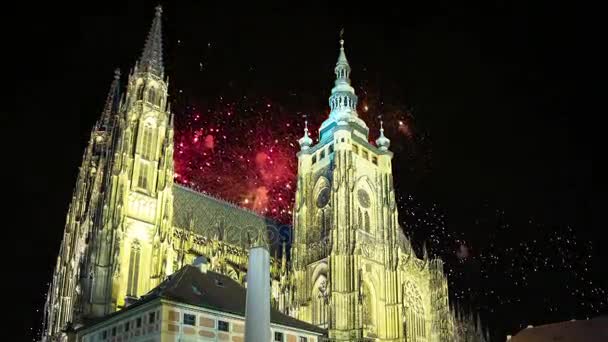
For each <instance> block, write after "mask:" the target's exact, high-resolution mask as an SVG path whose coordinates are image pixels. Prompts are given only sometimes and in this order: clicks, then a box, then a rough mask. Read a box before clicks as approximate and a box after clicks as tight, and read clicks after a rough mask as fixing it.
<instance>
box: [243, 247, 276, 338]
mask: <svg viewBox="0 0 608 342" xmlns="http://www.w3.org/2000/svg"><path fill="white" fill-rule="evenodd" d="M245 342H270V254H269V253H268V249H266V248H265V247H262V246H258V247H253V248H252V249H251V250H250V251H249V268H248V269H247V302H246V308H245Z"/></svg>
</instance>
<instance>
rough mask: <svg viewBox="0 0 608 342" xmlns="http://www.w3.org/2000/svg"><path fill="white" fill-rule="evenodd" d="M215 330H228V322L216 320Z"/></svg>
mask: <svg viewBox="0 0 608 342" xmlns="http://www.w3.org/2000/svg"><path fill="white" fill-rule="evenodd" d="M217 330H219V331H230V323H228V322H226V321H217Z"/></svg>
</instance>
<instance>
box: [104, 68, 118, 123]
mask: <svg viewBox="0 0 608 342" xmlns="http://www.w3.org/2000/svg"><path fill="white" fill-rule="evenodd" d="M119 101H120V69H118V68H117V69H116V70H114V80H113V81H112V84H111V85H110V91H109V92H108V96H107V97H106V103H105V105H104V107H103V112H102V113H101V122H100V124H101V127H102V128H104V129H107V128H108V126H109V124H110V121H111V120H112V116H113V115H114V114H115V113H116V110H117V109H118V103H119Z"/></svg>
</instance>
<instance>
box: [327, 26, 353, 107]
mask: <svg viewBox="0 0 608 342" xmlns="http://www.w3.org/2000/svg"><path fill="white" fill-rule="evenodd" d="M343 33H344V30H342V31H341V32H340V53H339V55H338V61H337V62H336V67H335V69H334V72H335V74H336V80H335V81H334V88H333V89H332V90H331V97H330V98H329V106H330V107H331V111H332V114H338V113H339V114H342V115H337V116H344V114H346V115H354V116H357V112H356V108H357V95H355V89H354V88H353V87H352V86H351V85H350V64H348V59H346V52H344V39H343V37H342V35H343Z"/></svg>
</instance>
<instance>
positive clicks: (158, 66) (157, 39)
mask: <svg viewBox="0 0 608 342" xmlns="http://www.w3.org/2000/svg"><path fill="white" fill-rule="evenodd" d="M162 13H163V8H162V7H161V6H160V5H158V6H156V15H155V16H154V20H153V21H152V27H151V28H150V32H149V33H148V38H147V39H146V45H145V46H144V51H143V53H142V55H141V59H140V60H139V68H140V70H143V71H149V72H151V73H153V74H155V75H156V76H159V77H163V76H164V73H165V70H164V67H163V44H162V30H161V21H162V20H161V19H162Z"/></svg>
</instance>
